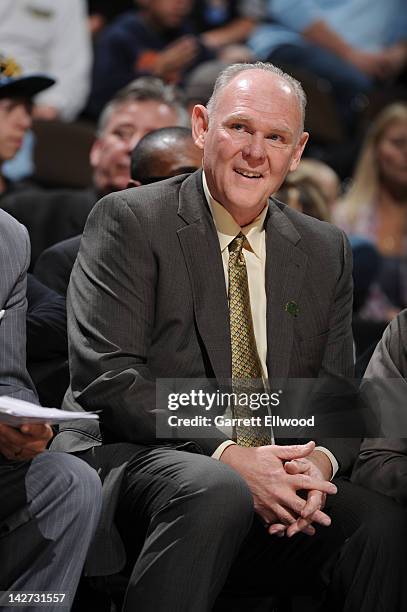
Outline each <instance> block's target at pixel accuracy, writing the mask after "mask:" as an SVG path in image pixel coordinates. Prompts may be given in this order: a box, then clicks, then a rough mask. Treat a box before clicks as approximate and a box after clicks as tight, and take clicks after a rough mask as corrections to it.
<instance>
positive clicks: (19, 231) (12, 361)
mask: <svg viewBox="0 0 407 612" xmlns="http://www.w3.org/2000/svg"><path fill="white" fill-rule="evenodd" d="M0 213H1V214H0V235H1V241H0V270H1V280H0V299H1V304H0V309H2V310H4V315H3V317H2V319H1V320H0V394H1V395H10V396H13V397H16V398H19V399H23V400H27V401H31V402H34V403H38V399H37V396H36V393H35V391H34V386H33V384H32V381H31V379H30V377H29V375H28V372H27V369H26V311H27V300H26V282H27V276H26V272H27V268H28V265H29V262H30V243H29V240H28V234H27V231H26V229H25V228H24V227H23V226H22V225H20V224H19V223H17V221H15V220H14V219H11V218H10V217H9V216H8V215H6V214H5V213H4V212H3V211H0Z"/></svg>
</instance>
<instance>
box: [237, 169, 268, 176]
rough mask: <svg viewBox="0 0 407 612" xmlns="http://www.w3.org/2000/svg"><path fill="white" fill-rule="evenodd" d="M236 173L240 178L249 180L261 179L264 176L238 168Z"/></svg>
mask: <svg viewBox="0 0 407 612" xmlns="http://www.w3.org/2000/svg"><path fill="white" fill-rule="evenodd" d="M235 172H236V173H237V174H240V176H244V177H245V178H248V179H259V178H262V176H263V175H262V174H260V172H251V171H250V170H240V169H237V168H235Z"/></svg>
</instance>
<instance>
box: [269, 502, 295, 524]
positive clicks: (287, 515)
mask: <svg viewBox="0 0 407 612" xmlns="http://www.w3.org/2000/svg"><path fill="white" fill-rule="evenodd" d="M272 511H273V514H275V516H276V517H277V519H278V521H279V522H280V523H283V525H291V524H292V523H295V521H296V520H297V516H296V515H295V516H294V515H293V514H292V513H291V512H290V510H289V509H287V508H284V507H283V506H281V505H280V504H276V505H275V506H273V507H272Z"/></svg>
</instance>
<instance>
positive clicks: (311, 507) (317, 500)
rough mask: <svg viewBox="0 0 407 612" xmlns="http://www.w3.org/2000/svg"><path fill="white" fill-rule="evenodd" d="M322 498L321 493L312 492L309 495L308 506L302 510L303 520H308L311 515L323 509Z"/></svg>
mask: <svg viewBox="0 0 407 612" xmlns="http://www.w3.org/2000/svg"><path fill="white" fill-rule="evenodd" d="M322 496H323V493H321V492H320V491H310V492H309V493H308V497H307V501H306V504H305V506H304V508H303V509H302V510H301V516H302V518H308V517H309V516H311V514H313V513H314V512H316V511H317V510H320V509H321V508H322Z"/></svg>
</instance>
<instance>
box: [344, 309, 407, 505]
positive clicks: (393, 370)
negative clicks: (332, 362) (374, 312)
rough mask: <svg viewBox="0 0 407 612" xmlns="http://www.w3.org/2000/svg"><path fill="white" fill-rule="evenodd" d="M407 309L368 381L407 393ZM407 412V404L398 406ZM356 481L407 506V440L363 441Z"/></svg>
mask: <svg viewBox="0 0 407 612" xmlns="http://www.w3.org/2000/svg"><path fill="white" fill-rule="evenodd" d="M406 347H407V310H404V311H403V312H401V313H400V314H399V315H398V316H397V317H396V318H395V319H394V320H393V321H392V322H391V323H390V325H389V326H388V327H387V328H386V330H385V332H384V335H383V338H382V339H381V340H380V342H379V344H378V345H377V347H376V350H375V352H374V353H373V356H372V358H371V360H370V363H369V365H368V367H367V370H366V374H365V378H367V379H368V378H388V379H392V380H393V381H394V382H396V381H397V383H396V384H397V385H398V384H400V385H405V393H406V394H407V381H406V380H405V377H406V374H407V348H406ZM397 408H398V409H399V410H405V406H404V405H402V404H401V405H399V406H398V407H397ZM352 480H353V481H354V482H357V483H358V484H361V485H363V486H366V487H369V488H371V489H375V490H376V491H380V493H385V494H386V495H389V496H391V497H393V498H394V499H396V500H397V501H398V502H400V503H402V504H404V505H407V439H405V438H393V439H386V438H370V439H365V440H364V441H363V442H362V445H361V449H360V453H359V458H358V460H357V462H356V464H355V468H354V470H353V474H352Z"/></svg>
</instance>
